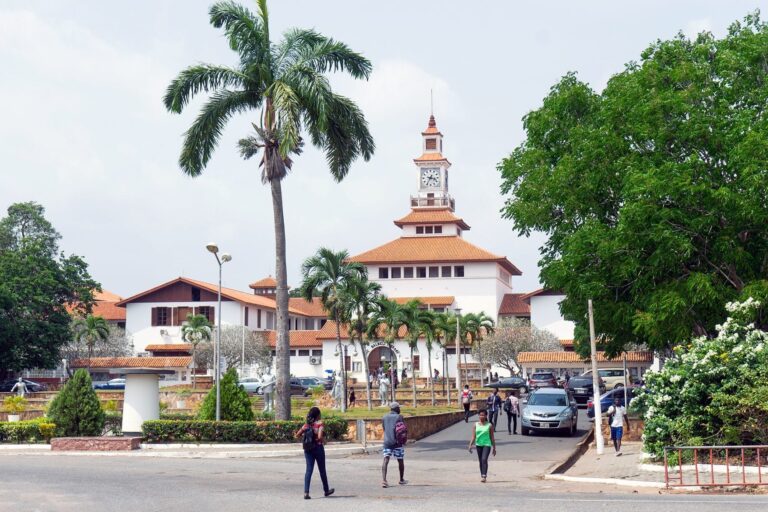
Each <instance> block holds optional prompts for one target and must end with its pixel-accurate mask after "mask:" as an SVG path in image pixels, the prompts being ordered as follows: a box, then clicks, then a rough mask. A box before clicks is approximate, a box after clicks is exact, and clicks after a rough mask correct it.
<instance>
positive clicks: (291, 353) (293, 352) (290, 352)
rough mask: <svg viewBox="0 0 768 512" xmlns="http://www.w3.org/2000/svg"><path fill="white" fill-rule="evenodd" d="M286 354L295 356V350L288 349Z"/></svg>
mask: <svg viewBox="0 0 768 512" xmlns="http://www.w3.org/2000/svg"><path fill="white" fill-rule="evenodd" d="M288 354H289V355H291V356H295V355H296V351H295V350H289V351H288Z"/></svg>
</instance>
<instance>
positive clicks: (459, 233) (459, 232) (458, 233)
mask: <svg viewBox="0 0 768 512" xmlns="http://www.w3.org/2000/svg"><path fill="white" fill-rule="evenodd" d="M456 234H457V235H459V236H461V230H460V229H459V228H456Z"/></svg>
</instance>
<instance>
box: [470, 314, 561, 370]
mask: <svg viewBox="0 0 768 512" xmlns="http://www.w3.org/2000/svg"><path fill="white" fill-rule="evenodd" d="M562 349H563V348H562V346H561V345H560V341H559V340H558V339H557V336H555V335H554V334H552V333H551V332H549V331H545V330H542V329H539V328H538V327H536V326H535V325H532V324H531V322H529V321H527V320H521V319H519V318H512V319H505V320H502V321H500V322H499V325H497V326H496V328H495V329H494V331H493V332H491V333H490V334H489V335H488V336H486V337H485V339H484V340H483V343H482V345H480V344H478V345H475V346H474V347H472V354H473V355H474V356H475V357H477V358H478V359H479V360H481V361H488V362H489V363H490V364H495V365H497V366H501V367H502V368H505V369H507V370H509V374H510V375H513V374H514V372H515V371H517V370H519V369H520V368H521V367H520V365H519V364H518V362H517V359H518V356H519V355H520V352H555V351H561V350H562Z"/></svg>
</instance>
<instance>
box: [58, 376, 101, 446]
mask: <svg viewBox="0 0 768 512" xmlns="http://www.w3.org/2000/svg"><path fill="white" fill-rule="evenodd" d="M48 416H49V417H50V418H51V421H52V422H53V423H55V424H56V435H58V436H99V435H101V434H102V432H103V430H104V411H103V410H101V405H100V403H99V399H98V397H97V396H96V392H95V391H94V390H93V384H92V382H91V376H90V375H88V372H87V371H86V370H84V369H80V370H77V371H76V372H75V375H74V376H73V377H72V378H71V379H70V380H69V382H67V384H66V385H65V386H64V388H63V389H62V390H61V391H60V392H59V394H58V395H56V398H54V399H53V400H52V401H51V405H50V407H49V409H48Z"/></svg>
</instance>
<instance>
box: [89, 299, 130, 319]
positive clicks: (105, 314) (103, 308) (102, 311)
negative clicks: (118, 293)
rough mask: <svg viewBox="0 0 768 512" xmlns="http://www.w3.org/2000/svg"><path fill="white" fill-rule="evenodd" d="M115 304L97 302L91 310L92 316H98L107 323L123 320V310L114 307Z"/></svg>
mask: <svg viewBox="0 0 768 512" xmlns="http://www.w3.org/2000/svg"><path fill="white" fill-rule="evenodd" d="M115 304H116V303H115V302H106V301H97V302H96V303H95V304H94V305H93V309H91V314H92V315H93V316H100V317H102V318H103V319H104V320H106V321H107V322H118V321H124V320H125V308H119V307H117V306H115Z"/></svg>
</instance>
